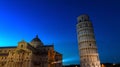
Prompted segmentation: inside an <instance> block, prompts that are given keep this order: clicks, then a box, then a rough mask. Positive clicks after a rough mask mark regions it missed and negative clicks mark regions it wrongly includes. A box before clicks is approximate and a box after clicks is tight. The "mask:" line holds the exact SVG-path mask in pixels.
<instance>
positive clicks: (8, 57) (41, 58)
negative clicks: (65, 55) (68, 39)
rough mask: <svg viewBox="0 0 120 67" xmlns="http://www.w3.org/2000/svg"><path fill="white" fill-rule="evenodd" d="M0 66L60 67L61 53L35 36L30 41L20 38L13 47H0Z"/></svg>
mask: <svg viewBox="0 0 120 67" xmlns="http://www.w3.org/2000/svg"><path fill="white" fill-rule="evenodd" d="M0 67H62V54H60V53H58V52H57V51H55V50H54V45H44V44H43V43H42V41H41V40H40V39H39V38H38V36H36V37H35V38H33V39H32V40H31V42H30V43H28V42H26V41H24V40H22V41H20V42H19V43H18V46H15V47H13V46H11V47H0Z"/></svg>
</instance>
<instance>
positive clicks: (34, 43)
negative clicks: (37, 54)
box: [31, 35, 43, 48]
mask: <svg viewBox="0 0 120 67" xmlns="http://www.w3.org/2000/svg"><path fill="white" fill-rule="evenodd" d="M31 45H32V46H33V47H35V48H37V47H40V46H43V43H42V41H41V40H40V39H39V38H38V35H36V37H35V38H33V39H32V40H31Z"/></svg>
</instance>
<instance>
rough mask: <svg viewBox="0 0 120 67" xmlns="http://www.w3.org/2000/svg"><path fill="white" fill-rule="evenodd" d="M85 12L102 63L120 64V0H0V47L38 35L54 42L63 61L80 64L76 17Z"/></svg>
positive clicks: (46, 43)
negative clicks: (89, 21) (91, 27)
mask: <svg viewBox="0 0 120 67" xmlns="http://www.w3.org/2000/svg"><path fill="white" fill-rule="evenodd" d="M81 14H88V15H89V16H90V19H91V21H92V23H93V26H94V32H95V36H96V41H97V46H98V52H99V56H100V60H101V63H108V62H109V63H110V62H111V63H113V62H114V63H120V0H0V47H3V46H17V43H18V42H19V41H21V40H23V39H24V40H25V41H26V42H30V41H31V40H32V39H33V38H34V37H35V36H36V35H37V34H38V35H39V38H40V39H41V40H42V42H43V43H44V44H45V45H49V44H54V48H55V50H57V51H58V52H60V53H61V54H63V64H64V65H68V64H79V63H80V61H79V54H78V44H77V33H76V24H77V17H78V16H79V15H81Z"/></svg>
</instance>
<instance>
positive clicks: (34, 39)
mask: <svg viewBox="0 0 120 67" xmlns="http://www.w3.org/2000/svg"><path fill="white" fill-rule="evenodd" d="M36 41H37V42H41V40H40V39H39V38H38V35H36V37H35V38H33V39H32V41H31V42H36Z"/></svg>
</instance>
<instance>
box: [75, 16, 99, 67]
mask: <svg viewBox="0 0 120 67" xmlns="http://www.w3.org/2000/svg"><path fill="white" fill-rule="evenodd" d="M77 22H78V23H77V37H78V47H79V53H80V63H81V64H80V65H81V67H100V60H99V56H98V52H97V46H96V40H95V36H94V30H93V26H92V23H91V21H90V19H89V16H88V15H85V14H84V15H81V16H79V17H78V18H77Z"/></svg>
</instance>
